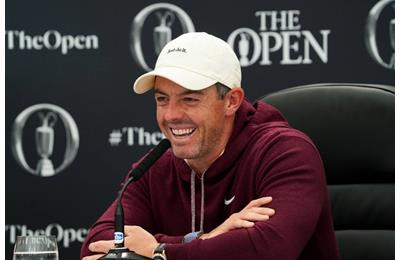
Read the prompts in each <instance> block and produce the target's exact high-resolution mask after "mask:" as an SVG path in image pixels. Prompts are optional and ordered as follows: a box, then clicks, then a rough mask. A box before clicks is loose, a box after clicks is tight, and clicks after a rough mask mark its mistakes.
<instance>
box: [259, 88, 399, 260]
mask: <svg viewBox="0 0 400 260" xmlns="http://www.w3.org/2000/svg"><path fill="white" fill-rule="evenodd" d="M260 99H261V100H263V101H265V102H267V103H269V104H271V105H273V106H275V107H276V108H278V109H279V110H280V111H281V112H282V113H283V115H284V116H285V117H286V119H287V120H288V121H289V124H290V125H291V126H292V127H294V128H297V129H299V130H301V131H303V132H304V133H306V134H307V135H308V136H310V137H311V139H312V140H313V141H314V143H315V144H316V145H317V147H318V149H319V151H320V153H321V156H322V159H323V161H324V165H325V172H326V178H327V183H328V190H329V193H330V198H331V205H332V214H333V219H334V226H335V232H336V238H337V241H338V244H339V250H340V255H341V258H342V259H343V260H346V259H363V260H367V259H383V260H384V259H394V251H395V244H394V224H395V220H394V219H395V213H394V212H395V203H394V180H395V176H394V172H395V170H394V165H395V163H394V159H395V158H394V157H395V156H394V152H395V139H394V136H395V133H394V125H395V119H394V113H395V109H394V108H395V105H394V104H395V98H394V87H392V86H381V85H366V84H342V83H340V84H314V85H304V86H298V87H293V88H288V89H284V90H281V91H278V92H275V93H271V94H268V95H266V96H264V97H262V98H260Z"/></svg>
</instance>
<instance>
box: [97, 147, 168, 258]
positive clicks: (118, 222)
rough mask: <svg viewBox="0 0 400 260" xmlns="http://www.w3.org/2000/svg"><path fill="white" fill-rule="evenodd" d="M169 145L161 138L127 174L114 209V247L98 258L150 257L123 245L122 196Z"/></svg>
mask: <svg viewBox="0 0 400 260" xmlns="http://www.w3.org/2000/svg"><path fill="white" fill-rule="evenodd" d="M169 147H171V143H170V142H169V140H168V139H163V140H161V142H160V143H159V144H158V145H157V146H156V147H154V149H153V150H152V151H151V152H150V153H149V154H148V155H147V156H146V157H145V158H144V159H143V160H142V161H141V162H140V163H139V164H138V165H137V166H136V168H135V169H133V170H132V172H131V173H130V174H129V178H128V180H127V181H126V182H125V183H124V185H123V186H122V188H121V190H120V192H119V195H118V199H117V205H116V209H115V219H114V221H115V227H114V244H115V247H114V248H111V249H110V251H108V253H107V254H106V255H105V256H102V257H101V258H99V259H103V260H108V259H134V260H146V259H151V258H148V257H145V256H142V255H138V254H136V253H135V252H133V251H130V250H129V249H128V248H126V247H125V244H124V241H125V236H124V210H123V207H122V196H123V194H124V192H125V190H126V188H127V187H128V185H129V184H130V183H131V182H133V181H137V180H139V179H140V178H141V177H142V176H143V175H144V174H145V173H146V172H147V170H148V169H149V168H150V167H151V166H152V165H153V164H154V163H155V162H156V161H157V160H158V158H160V157H161V155H163V154H164V153H165V151H167V150H168V148H169Z"/></svg>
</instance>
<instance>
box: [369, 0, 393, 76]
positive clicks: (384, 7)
mask: <svg viewBox="0 0 400 260" xmlns="http://www.w3.org/2000/svg"><path fill="white" fill-rule="evenodd" d="M394 5H395V4H394V0H381V1H379V2H378V3H376V4H375V5H374V6H373V7H372V8H371V10H370V11H369V14H368V17H367V22H366V26H365V44H366V46H367V51H368V53H369V55H370V56H371V57H372V59H373V60H374V61H375V62H376V63H378V64H379V65H381V66H383V67H385V68H387V69H392V70H394V52H395V47H394V46H395V45H394V39H395V36H394V35H395V33H394V31H395V24H394ZM388 9H389V10H388ZM390 9H392V10H390ZM390 11H392V18H389V19H383V18H384V17H385V18H387V17H388V16H389V14H388V13H389V12H390ZM384 14H385V15H384ZM389 17H390V16H389ZM379 31H383V32H388V33H387V35H382V34H379V33H378V32H379ZM384 36H386V37H387V39H388V40H387V41H385V39H382V38H385V37H384ZM387 42H390V43H389V44H390V46H379V43H380V44H382V43H387ZM389 44H388V45H389ZM383 47H386V48H388V47H389V52H390V53H385V54H386V55H384V54H383V53H384V52H383V51H382V49H383Z"/></svg>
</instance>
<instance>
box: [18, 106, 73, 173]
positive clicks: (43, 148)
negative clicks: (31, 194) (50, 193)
mask: <svg viewBox="0 0 400 260" xmlns="http://www.w3.org/2000/svg"><path fill="white" fill-rule="evenodd" d="M34 117H36V120H33V119H34ZM30 118H32V120H30V121H34V122H38V125H37V126H36V128H34V131H35V132H34V139H35V140H34V146H35V147H36V153H37V154H32V153H29V154H28V156H29V158H30V159H31V160H29V161H32V158H35V157H38V156H39V160H38V161H37V163H36V165H35V166H32V167H31V166H30V165H29V164H28V161H27V160H26V158H25V153H24V146H23V140H24V138H23V137H24V134H23V132H24V128H25V126H26V123H27V121H28V120H29V119H30ZM57 124H62V126H63V127H64V129H65V139H66V140H65V152H64V156H63V159H62V162H61V164H60V165H59V166H55V165H54V163H53V161H52V160H51V157H52V155H53V151H54V147H55V145H57V144H56V143H55V136H56V133H55V132H56V131H55V129H56V127H55V126H56V125H57ZM59 128H60V127H58V128H57V129H59ZM11 131H12V140H11V150H12V153H13V155H14V158H15V160H16V161H17V163H18V164H19V165H20V166H21V167H22V168H23V169H25V170H26V171H28V172H29V173H31V174H33V175H38V176H41V177H50V176H53V175H55V174H57V173H59V172H61V171H62V170H64V169H65V168H66V167H67V166H69V165H70V164H71V163H72V161H73V160H74V159H75V156H76V154H77V152H78V148H79V133H78V127H77V126H76V123H75V121H74V119H73V118H72V116H71V115H70V114H69V113H68V112H67V111H65V110H64V109H63V108H61V107H59V106H56V105H52V104H37V105H34V106H31V107H28V108H27V109H25V110H24V111H22V112H21V113H20V114H19V115H18V116H17V118H16V119H15V121H14V124H13V127H12V130H11ZM29 150H32V149H29Z"/></svg>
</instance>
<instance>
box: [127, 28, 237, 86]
mask: <svg viewBox="0 0 400 260" xmlns="http://www.w3.org/2000/svg"><path fill="white" fill-rule="evenodd" d="M156 76H160V77H164V78H167V79H169V80H171V81H173V82H175V83H176V84H178V85H180V86H182V87H184V88H186V89H190V90H201V89H205V88H207V87H209V86H211V85H213V84H215V83H217V82H219V83H222V84H224V85H225V86H227V87H229V88H235V87H241V83H240V82H241V78H242V73H241V69H240V63H239V60H238V58H237V56H236V54H235V52H234V51H233V50H232V48H231V46H230V45H229V44H228V43H226V42H225V41H223V40H221V39H219V38H217V37H215V36H213V35H210V34H208V33H205V32H190V33H185V34H182V35H180V36H179V37H177V38H175V39H174V40H172V41H170V42H169V43H167V44H166V45H165V46H164V48H163V49H162V50H161V53H160V55H159V56H158V59H157V62H156V66H155V68H154V70H153V71H150V72H148V73H145V74H143V75H141V76H140V77H139V78H137V79H136V81H135V83H134V84H133V90H134V91H135V92H136V93H138V94H142V93H145V92H146V91H148V90H150V89H152V88H153V87H154V79H155V77H156Z"/></svg>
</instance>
